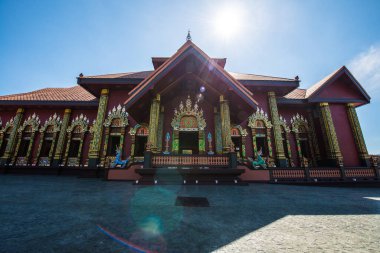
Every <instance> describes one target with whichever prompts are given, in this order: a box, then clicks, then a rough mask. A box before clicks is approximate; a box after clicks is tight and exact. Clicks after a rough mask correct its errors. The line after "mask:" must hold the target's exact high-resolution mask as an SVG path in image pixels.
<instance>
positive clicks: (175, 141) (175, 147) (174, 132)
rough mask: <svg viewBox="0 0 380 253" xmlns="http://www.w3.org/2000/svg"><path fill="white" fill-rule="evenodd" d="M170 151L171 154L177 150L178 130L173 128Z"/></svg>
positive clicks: (176, 152)
mask: <svg viewBox="0 0 380 253" xmlns="http://www.w3.org/2000/svg"><path fill="white" fill-rule="evenodd" d="M172 139H173V140H172V152H173V154H178V152H179V131H178V130H175V129H173V138H172Z"/></svg>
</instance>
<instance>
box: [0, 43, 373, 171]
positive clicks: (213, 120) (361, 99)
mask: <svg viewBox="0 0 380 253" xmlns="http://www.w3.org/2000/svg"><path fill="white" fill-rule="evenodd" d="M152 63H153V70H149V71H141V72H130V73H119V74H105V75H97V76H86V75H83V74H80V75H79V77H78V78H77V84H78V85H76V86H73V87H70V88H46V89H42V90H36V91H32V92H28V93H22V94H15V95H6V96H0V129H1V130H0V157H1V164H2V165H13V166H15V165H17V166H51V167H54V166H80V167H83V168H86V167H105V168H107V167H109V166H110V165H111V162H112V161H113V160H114V159H115V154H116V150H117V148H120V150H121V158H122V159H127V158H129V161H131V162H139V161H140V162H143V161H144V155H145V159H153V160H152V161H150V163H146V164H148V166H149V164H151V165H152V164H153V165H155V166H158V165H160V164H162V165H163V166H164V165H165V164H167V165H168V166H169V165H171V166H173V165H175V164H176V163H177V164H178V163H181V164H187V165H189V166H193V165H197V164H204V163H206V164H210V165H214V166H224V165H226V164H227V163H229V162H230V161H229V158H230V156H228V154H231V153H233V154H234V155H235V156H236V160H237V163H239V164H249V162H248V161H252V160H256V159H257V158H258V155H259V154H261V157H262V158H263V159H264V160H265V161H266V163H267V165H268V166H269V167H274V166H276V167H283V168H291V167H319V166H330V167H339V166H340V167H342V166H344V167H354V166H356V167H358V166H359V167H367V166H370V161H369V155H368V152H367V148H366V144H365V141H364V138H363V134H362V131H361V128H360V122H359V120H358V117H357V114H356V107H358V106H362V105H365V104H367V103H369V102H370V97H369V95H368V94H367V92H366V91H365V90H364V89H363V87H362V86H361V85H360V84H359V82H358V81H357V80H356V79H355V77H354V76H353V75H352V74H351V73H350V71H349V70H348V69H347V68H346V67H344V66H343V67H341V68H339V69H338V70H336V71H334V72H333V73H331V74H329V75H328V76H326V77H325V78H324V79H322V80H321V81H319V82H318V83H316V84H315V85H313V86H311V87H310V88H308V89H300V88H299V82H300V80H299V78H298V77H295V78H280V77H271V76H263V75H256V74H241V73H234V72H229V71H227V70H226V69H225V64H226V58H211V57H209V56H208V55H207V54H206V53H205V52H203V51H202V50H201V49H200V48H199V47H197V46H196V45H195V44H194V43H193V42H192V41H191V40H190V39H189V40H187V41H186V43H185V44H184V45H182V46H181V47H180V48H179V49H178V50H177V52H176V53H175V54H174V55H172V56H171V57H153V58H152ZM147 151H148V152H147ZM148 153H149V156H148V158H147V154H148ZM202 159H203V160H202ZM145 162H146V161H145ZM152 167H153V166H152Z"/></svg>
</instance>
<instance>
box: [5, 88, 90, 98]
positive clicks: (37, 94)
mask: <svg viewBox="0 0 380 253" xmlns="http://www.w3.org/2000/svg"><path fill="white" fill-rule="evenodd" d="M95 99H96V98H95V97H94V96H93V95H92V94H90V93H89V92H88V91H86V90H85V89H84V88H82V87H80V86H74V87H69V88H45V89H41V90H35V91H32V92H27V93H19V94H13V95H6V96H0V101H93V100H95Z"/></svg>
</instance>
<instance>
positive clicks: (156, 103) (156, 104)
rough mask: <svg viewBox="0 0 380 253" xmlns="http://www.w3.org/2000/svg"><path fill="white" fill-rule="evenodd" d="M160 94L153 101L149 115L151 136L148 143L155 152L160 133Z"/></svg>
mask: <svg viewBox="0 0 380 253" xmlns="http://www.w3.org/2000/svg"><path fill="white" fill-rule="evenodd" d="M160 102H161V97H160V94H157V95H156V97H155V98H153V100H152V104H151V106H150V115H149V136H148V143H149V145H150V146H151V147H152V148H151V150H152V151H153V152H157V132H158V121H159V117H160Z"/></svg>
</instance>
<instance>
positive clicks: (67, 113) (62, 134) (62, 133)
mask: <svg viewBox="0 0 380 253" xmlns="http://www.w3.org/2000/svg"><path fill="white" fill-rule="evenodd" d="M70 115H71V109H65V112H64V114H63V120H62V125H61V131H60V133H59V135H58V141H57V148H56V150H55V155H54V159H57V160H61V158H62V153H63V149H64V146H65V138H66V130H67V126H68V125H69V121H70Z"/></svg>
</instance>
